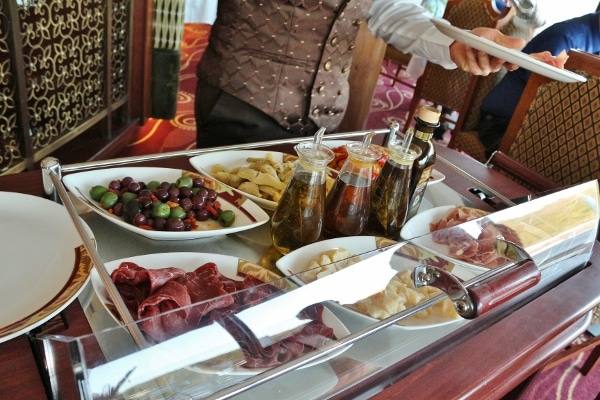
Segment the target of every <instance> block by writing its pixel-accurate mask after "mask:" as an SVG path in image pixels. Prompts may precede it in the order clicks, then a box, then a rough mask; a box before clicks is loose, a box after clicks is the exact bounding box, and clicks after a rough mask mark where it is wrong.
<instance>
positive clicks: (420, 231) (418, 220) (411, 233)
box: [400, 206, 456, 246]
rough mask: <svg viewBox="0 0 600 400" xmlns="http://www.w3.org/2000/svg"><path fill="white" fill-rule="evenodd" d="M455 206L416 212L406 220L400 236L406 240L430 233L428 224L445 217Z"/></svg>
mask: <svg viewBox="0 0 600 400" xmlns="http://www.w3.org/2000/svg"><path fill="white" fill-rule="evenodd" d="M455 208H456V206H440V207H434V208H430V209H429V210H425V211H423V212H420V213H418V214H417V215H415V216H414V217H412V218H411V219H409V220H408V221H406V223H405V224H404V226H403V227H402V229H401V230H400V237H402V239H406V240H408V239H413V238H416V237H419V236H423V235H427V234H429V233H431V231H430V230H429V229H430V228H429V224H430V223H433V222H437V221H439V220H440V219H442V218H445V217H447V216H448V214H449V213H450V211H451V210H453V209H455ZM439 246H442V245H439ZM444 246H445V245H444Z"/></svg>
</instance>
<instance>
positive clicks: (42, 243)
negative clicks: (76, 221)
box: [0, 192, 92, 342]
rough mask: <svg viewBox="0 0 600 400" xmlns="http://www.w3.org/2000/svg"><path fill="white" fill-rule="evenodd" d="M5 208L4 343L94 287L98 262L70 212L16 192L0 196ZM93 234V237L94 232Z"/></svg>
mask: <svg viewBox="0 0 600 400" xmlns="http://www.w3.org/2000/svg"><path fill="white" fill-rule="evenodd" d="M0 204H2V207H1V208H0V254H1V255H2V268H0V301H1V302H2V304H4V307H2V309H1V311H0V342H4V341H6V340H9V339H12V338H14V337H16V336H18V335H21V334H23V333H25V332H28V331H30V330H32V329H34V328H35V327H37V326H39V325H41V324H43V323H44V322H46V321H48V320H49V319H51V318H52V317H54V316H55V315H57V314H58V313H59V312H60V311H62V310H63V309H64V308H65V307H66V306H67V305H69V304H70V303H71V301H72V300H73V299H75V298H76V297H77V296H78V295H79V293H80V292H81V290H82V289H83V287H84V286H85V284H86V283H87V282H88V279H89V272H90V269H91V268H92V262H91V260H90V257H89V255H88V253H87V251H86V250H85V248H84V247H83V245H82V243H83V241H82V239H81V237H80V236H79V234H78V232H77V229H76V228H75V226H74V225H73V222H72V221H71V217H70V216H69V214H68V212H67V210H66V208H65V207H63V206H61V205H60V204H58V203H55V202H52V201H50V200H46V199H43V198H40V197H36V196H30V195H25V194H20V193H12V192H0ZM82 222H83V221H82ZM86 227H87V226H86ZM87 231H88V235H89V236H90V237H92V232H91V230H90V229H89V227H87ZM32 246H33V248H32ZM32 250H33V251H32Z"/></svg>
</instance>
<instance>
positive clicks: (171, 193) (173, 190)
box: [169, 186, 179, 198]
mask: <svg viewBox="0 0 600 400" xmlns="http://www.w3.org/2000/svg"><path fill="white" fill-rule="evenodd" d="M169 196H171V197H173V196H174V197H177V198H179V188H178V187H176V186H173V187H172V188H170V189H169Z"/></svg>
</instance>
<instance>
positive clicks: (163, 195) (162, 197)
mask: <svg viewBox="0 0 600 400" xmlns="http://www.w3.org/2000/svg"><path fill="white" fill-rule="evenodd" d="M154 195H155V196H156V198H157V199H158V200H159V201H162V202H163V203H164V202H165V201H167V199H168V198H169V192H168V191H167V190H165V189H162V188H161V189H158V190H157V191H156V193H154Z"/></svg>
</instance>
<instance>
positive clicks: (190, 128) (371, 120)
mask: <svg viewBox="0 0 600 400" xmlns="http://www.w3.org/2000/svg"><path fill="white" fill-rule="evenodd" d="M209 32H210V26H209V25H206V24H186V27H185V31H184V37H183V41H182V49H181V77H180V90H179V99H178V105H177V113H176V117H175V118H174V119H173V120H171V121H166V120H156V119H152V120H149V121H148V122H147V123H146V124H145V125H144V126H143V127H142V128H141V129H140V132H139V135H138V137H137V139H136V140H135V141H134V142H133V143H131V144H130V145H129V146H128V147H126V148H125V149H124V150H123V151H122V152H121V154H119V156H120V157H126V156H134V155H144V154H154V153H162V152H169V151H177V150H184V149H190V148H195V147H196V123H195V119H194V100H193V99H194V92H195V87H196V78H195V69H196V65H197V63H198V61H199V60H200V57H201V56H202V53H203V51H204V49H205V48H206V45H207V43H208V35H209ZM382 68H386V69H387V70H388V71H387V72H388V73H393V71H394V68H396V67H395V65H394V64H392V63H390V64H387V63H384V65H383V66H382ZM391 83H392V82H391V80H390V78H387V77H384V76H380V78H379V81H378V83H377V86H376V88H375V93H374V96H373V100H372V103H371V113H370V114H369V117H368V120H367V126H366V128H367V129H376V128H385V127H387V126H388V125H389V123H390V122H391V121H397V122H398V123H399V124H400V128H401V129H402V128H403V127H404V125H405V122H406V116H407V113H408V107H409V105H410V101H411V99H412V94H413V89H412V88H410V87H408V86H406V85H403V84H401V83H396V84H395V85H394V86H393V87H392V85H391ZM589 353H590V352H589V351H588V352H585V353H582V354H580V355H579V356H578V357H576V358H574V359H572V360H570V361H566V362H565V363H563V364H561V365H559V366H557V367H555V368H553V369H550V370H548V371H546V372H544V373H542V374H541V375H540V376H539V377H538V378H537V379H536V380H535V381H534V383H533V385H532V386H531V387H530V388H529V389H528V390H527V392H526V393H525V394H524V395H523V396H522V397H521V398H520V399H521V400H550V399H556V400H559V399H560V400H594V399H596V396H598V393H599V392H600V366H598V367H596V368H595V369H594V370H592V372H591V373H590V374H589V375H588V376H583V375H581V374H580V373H579V369H578V368H579V367H581V365H582V364H583V362H584V360H585V358H587V356H588V355H589Z"/></svg>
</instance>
